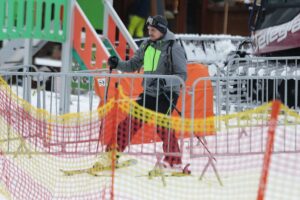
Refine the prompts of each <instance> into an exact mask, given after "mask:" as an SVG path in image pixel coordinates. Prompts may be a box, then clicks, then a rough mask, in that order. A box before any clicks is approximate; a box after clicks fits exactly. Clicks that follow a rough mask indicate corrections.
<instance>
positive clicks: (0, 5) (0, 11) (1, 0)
mask: <svg viewBox="0 0 300 200" xmlns="http://www.w3.org/2000/svg"><path fill="white" fill-rule="evenodd" d="M5 7H6V0H0V28H1V29H0V39H1V38H4V37H5V33H4V32H3V27H5V18H6V17H5V15H6V11H5Z"/></svg>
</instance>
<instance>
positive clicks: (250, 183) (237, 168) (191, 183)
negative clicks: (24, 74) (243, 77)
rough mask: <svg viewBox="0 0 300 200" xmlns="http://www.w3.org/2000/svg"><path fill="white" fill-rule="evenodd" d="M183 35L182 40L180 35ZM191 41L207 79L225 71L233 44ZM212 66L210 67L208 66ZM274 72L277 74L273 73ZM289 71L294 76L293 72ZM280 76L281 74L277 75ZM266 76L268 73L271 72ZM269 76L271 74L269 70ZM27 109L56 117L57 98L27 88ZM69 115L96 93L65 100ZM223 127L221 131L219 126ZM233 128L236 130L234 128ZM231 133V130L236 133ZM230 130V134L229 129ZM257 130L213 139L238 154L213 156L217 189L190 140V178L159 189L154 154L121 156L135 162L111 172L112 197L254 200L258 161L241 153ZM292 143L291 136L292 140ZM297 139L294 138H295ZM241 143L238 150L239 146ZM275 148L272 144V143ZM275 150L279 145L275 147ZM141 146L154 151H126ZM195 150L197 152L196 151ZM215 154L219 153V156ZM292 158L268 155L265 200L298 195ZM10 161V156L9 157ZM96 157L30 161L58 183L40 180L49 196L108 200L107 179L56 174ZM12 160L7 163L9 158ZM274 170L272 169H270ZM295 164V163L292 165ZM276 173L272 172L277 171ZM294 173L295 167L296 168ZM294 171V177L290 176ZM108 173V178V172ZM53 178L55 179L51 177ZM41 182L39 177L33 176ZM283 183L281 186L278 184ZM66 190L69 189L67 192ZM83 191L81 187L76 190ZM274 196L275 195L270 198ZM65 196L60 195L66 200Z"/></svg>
mask: <svg viewBox="0 0 300 200" xmlns="http://www.w3.org/2000/svg"><path fill="white" fill-rule="evenodd" d="M183 37H184V36H183ZM186 37H194V38H197V37H198V35H189V36H186ZM215 37H216V36H215V35H214V36H209V35H208V36H207V38H206V39H207V40H210V39H214V38H215ZM218 37H219V38H224V36H218ZM236 39H237V40H239V39H242V38H241V37H236ZM195 44H196V43H194V44H192V43H185V47H186V49H187V54H188V58H189V60H190V61H196V62H199V61H200V62H206V63H209V64H208V65H209V73H210V75H211V76H216V75H217V73H218V70H219V69H220V68H223V67H225V65H224V61H226V60H227V59H228V58H227V57H228V55H229V54H230V52H232V51H236V45H234V44H233V43H232V42H231V40H230V38H229V39H228V40H220V41H217V42H216V43H215V44H211V45H212V46H207V51H205V52H204V51H203V49H201V48H199V46H198V45H195ZM214 45H217V48H215V47H214ZM212 62H213V63H212ZM247 70H248V71H245V68H244V67H239V68H238V69H237V73H238V74H244V73H246V72H247V73H248V75H256V74H258V75H259V76H263V75H264V74H266V70H265V69H259V70H257V71H256V69H255V68H251V67H250V68H248V69H247ZM277 73H278V71H277ZM293 73H296V71H294V72H293ZM283 74H284V73H283V72H282V75H283ZM271 75H272V73H271ZM274 75H276V73H275V70H274ZM13 89H14V91H18V94H19V96H20V97H21V96H22V95H21V94H23V91H22V90H23V89H22V87H13ZM31 94H32V99H31V100H32V101H31V103H32V105H34V106H37V105H39V106H40V107H41V108H44V109H46V110H48V112H50V113H53V114H58V107H59V105H58V104H57V103H54V104H51V103H50V102H51V101H52V102H59V95H53V94H51V93H49V92H45V93H43V95H45V97H46V101H45V102H39V101H38V97H37V91H36V90H32V91H31ZM91 96H92V99H93V100H92V101H90V97H91ZM71 102H72V103H71V108H70V109H71V112H78V111H80V112H84V111H88V110H90V109H96V108H97V106H98V103H99V98H98V97H97V95H95V94H94V93H93V92H91V93H85V94H83V95H80V96H76V95H72V96H71ZM233 107H234V105H231V110H232V111H234V108H233ZM223 128H224V127H223ZM237 129H238V130H239V128H237ZM224 130H225V128H224V129H222V131H220V133H218V134H219V135H222V133H224V132H225V131H224ZM238 130H235V131H238ZM230 131H232V132H233V130H230ZM259 131H261V132H263V131H265V132H266V128H265V129H263V130H257V132H255V131H254V132H251V131H250V130H247V131H246V134H245V136H243V138H242V139H241V140H237V135H232V137H230V136H229V135H228V134H225V135H223V136H220V137H219V138H218V139H219V140H218V142H219V144H223V145H224V147H223V146H222V147H219V148H220V149H218V151H221V152H222V151H224V152H226V150H228V149H226V148H228V146H229V149H230V151H233V152H235V151H236V150H237V149H236V148H238V147H239V148H240V147H241V148H240V149H239V153H240V155H239V156H232V157H231V156H228V157H226V156H224V157H222V156H219V157H217V162H216V167H217V169H218V172H219V174H220V178H221V181H222V184H223V186H221V185H220V183H219V182H218V180H217V177H216V174H215V173H214V171H213V170H212V168H211V166H209V170H208V171H207V172H206V173H205V174H204V177H203V179H202V180H199V177H200V176H201V173H202V171H203V169H204V167H205V165H206V163H207V157H206V156H199V157H191V155H190V151H189V150H190V148H191V146H190V145H191V144H190V143H189V142H190V141H188V140H187V141H184V143H185V144H188V145H187V146H184V150H183V151H184V152H183V157H184V164H187V163H190V164H191V170H192V172H193V175H192V176H187V177H180V178H179V177H166V178H165V182H166V185H165V186H164V183H163V181H162V177H154V178H152V179H149V177H148V176H147V174H148V172H149V171H150V170H151V169H153V167H154V166H155V163H156V161H157V160H156V157H155V156H154V155H151V156H145V155H143V156H141V155H139V156H135V155H124V156H122V157H121V159H123V160H126V159H130V158H135V159H138V164H137V165H135V166H131V167H129V168H124V169H119V170H117V171H116V174H115V185H114V187H115V192H116V193H115V195H116V196H115V197H116V199H137V200H138V199H149V200H152V199H167V200H169V199H199V198H200V197H201V199H222V200H223V199H255V198H256V194H257V189H258V183H259V179H260V174H261V164H262V163H261V162H262V156H263V155H262V154H260V155H244V154H242V153H243V152H247V150H248V148H249V145H247V144H249V141H248V140H250V141H255V140H254V138H255V137H261V135H255V134H257V133H258V132H259ZM287 133H291V135H293V134H296V133H295V130H293V129H289V130H288V131H287ZM225 139H226V140H229V141H232V143H230V144H231V145H230V144H227V145H228V146H226V145H225V143H223V142H224V141H223V140H225ZM295 140H296V138H295ZM216 141H217V140H215V138H212V139H209V138H208V144H209V149H210V150H212V152H213V150H215V148H214V147H215V146H214V145H215V143H214V142H216ZM299 141H300V140H299ZM293 142H295V141H293V140H290V141H289V142H288V143H287V144H286V146H288V147H291V146H292V145H294V143H293ZM236 143H239V144H240V146H237V144H236ZM243 145H244V146H243ZM254 145H257V146H255V148H259V147H261V145H262V144H261V143H255V144H254ZM277 145H278V144H277ZM157 146H161V144H160V143H159V144H157ZM279 146H280V145H279ZM142 148H144V149H146V150H147V151H148V152H155V151H154V149H153V148H154V147H153V145H151V144H150V145H144V146H143V147H141V146H139V145H134V146H132V148H131V150H130V151H131V152H141V149H142ZM194 148H195V149H194V151H196V153H199V154H201V153H200V152H201V151H202V152H203V146H197V147H194ZM251 148H252V151H255V148H254V147H253V146H250V149H251ZM155 150H156V151H158V152H159V151H160V152H161V149H160V148H159V147H158V148H157V149H155ZM198 151H199V152H198ZM219 153H220V152H219ZM297 156H298V155H297V154H289V156H286V155H285V156H284V155H274V156H273V157H272V163H274V164H273V165H272V167H273V169H277V170H276V171H271V173H270V177H271V179H270V180H271V181H269V185H268V187H269V188H271V189H270V190H267V194H268V196H269V197H268V198H267V199H293V197H295V198H294V199H296V198H297V197H299V196H300V190H299V188H298V186H299V184H300V181H299V180H300V179H299V176H295V175H298V174H296V173H299V171H297V168H295V169H294V170H293V168H294V167H295V166H298V165H299V164H298V163H300V162H299V159H298V158H297ZM287 158H288V160H289V161H290V163H289V164H291V165H292V166H291V169H290V171H285V170H283V169H280V167H281V168H285V166H286V165H285V163H283V162H282V160H287ZM11 159H12V158H11ZM22 159H24V160H25V159H26V158H20V157H18V159H15V161H16V160H17V161H16V162H19V163H22ZM98 159H99V158H97V157H93V158H92V157H86V158H84V159H83V158H82V157H81V158H78V159H73V160H72V162H69V163H67V159H66V158H55V157H53V156H47V158H42V156H34V158H32V160H31V162H32V163H36V165H38V166H39V167H40V168H38V170H40V172H41V173H44V172H45V171H47V172H48V173H49V175H53V177H51V176H49V177H50V178H52V179H51V180H60V182H58V183H57V185H56V186H55V187H54V186H53V185H52V183H53V181H50V182H47V181H45V180H43V184H45V185H46V186H47V187H49V188H51V189H52V190H53V191H54V192H66V194H65V195H66V196H68V195H70V196H72V194H73V192H74V191H77V190H78V191H82V190H83V189H95V190H96V189H97V190H99V188H101V187H104V186H107V187H108V188H107V192H106V197H107V198H110V193H109V192H110V188H109V185H110V183H111V182H110V181H111V177H106V178H103V177H102V178H99V177H97V178H95V177H91V175H89V174H81V175H78V176H73V177H65V176H63V174H61V173H59V169H76V168H77V169H78V168H82V167H85V168H86V167H89V166H91V165H92V164H93V163H94V162H96V161H98ZM12 160H13V159H12ZM46 162H47V163H51V164H53V166H55V167H53V168H52V167H48V166H46V165H45V164H44V163H46ZM275 164H276V165H277V164H278V166H274V165H275ZM297 164H298V165H297ZM25 167H28V170H32V169H30V167H31V166H30V165H28V166H25ZM277 167H278V168H279V169H278V168H277ZM298 169H299V168H298ZM293 173H295V174H293ZM108 175H109V174H108ZM54 176H56V177H54ZM39 178H44V177H39ZM285 182H286V185H284V183H285ZM85 183H88V184H87V186H86V185H85V186H83V184H85ZM68 186H69V187H70V188H68ZM282 186H283V187H287V188H289V189H286V190H287V191H286V193H282V194H280V193H278V192H277V191H280V190H278V188H283V187H282ZM82 188H83V189H82ZM270 191H272V192H275V197H277V198H274V194H271V193H270ZM285 194H288V195H291V196H288V197H285V196H284V195H285ZM276 195H277V196H276ZM66 196H65V197H66ZM1 199H5V196H3V195H1V194H0V200H1Z"/></svg>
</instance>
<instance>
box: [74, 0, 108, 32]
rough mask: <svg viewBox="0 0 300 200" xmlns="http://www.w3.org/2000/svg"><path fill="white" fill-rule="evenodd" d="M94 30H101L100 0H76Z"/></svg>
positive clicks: (101, 10) (101, 13)
mask: <svg viewBox="0 0 300 200" xmlns="http://www.w3.org/2000/svg"><path fill="white" fill-rule="evenodd" d="M77 2H78V3H79V5H80V7H81V9H82V10H83V12H84V13H85V15H86V16H87V18H88V19H89V20H90V22H91V24H92V25H93V27H94V28H95V29H96V30H103V16H104V5H103V1H102V0H77Z"/></svg>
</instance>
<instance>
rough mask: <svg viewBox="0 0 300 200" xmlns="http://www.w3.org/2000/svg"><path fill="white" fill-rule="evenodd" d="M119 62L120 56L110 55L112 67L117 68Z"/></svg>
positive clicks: (109, 61) (110, 65)
mask: <svg viewBox="0 0 300 200" xmlns="http://www.w3.org/2000/svg"><path fill="white" fill-rule="evenodd" d="M118 63H119V58H118V57H117V56H110V57H109V58H108V65H109V68H110V69H116V68H117V66H118Z"/></svg>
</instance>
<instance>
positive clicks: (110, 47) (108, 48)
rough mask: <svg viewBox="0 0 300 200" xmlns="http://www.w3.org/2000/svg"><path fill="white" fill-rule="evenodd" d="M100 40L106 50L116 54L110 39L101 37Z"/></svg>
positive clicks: (113, 54)
mask: <svg viewBox="0 0 300 200" xmlns="http://www.w3.org/2000/svg"><path fill="white" fill-rule="evenodd" d="M102 42H103V44H104V45H105V47H106V49H107V50H108V52H109V54H110V55H112V56H118V54H117V53H116V51H115V48H114V47H113V46H112V45H111V43H110V41H109V40H108V39H106V38H102Z"/></svg>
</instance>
